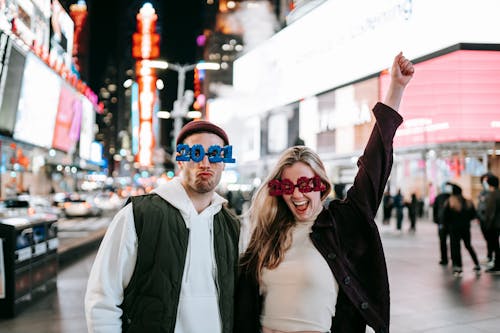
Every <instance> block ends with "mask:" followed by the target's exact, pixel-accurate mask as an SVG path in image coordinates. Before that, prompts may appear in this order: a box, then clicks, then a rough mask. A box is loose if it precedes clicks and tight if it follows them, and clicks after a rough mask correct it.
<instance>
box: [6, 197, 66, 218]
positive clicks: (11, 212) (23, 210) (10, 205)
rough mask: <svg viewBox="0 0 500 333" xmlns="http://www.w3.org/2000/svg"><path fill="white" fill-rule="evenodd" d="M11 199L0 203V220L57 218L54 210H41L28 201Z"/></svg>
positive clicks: (56, 211)
mask: <svg viewBox="0 0 500 333" xmlns="http://www.w3.org/2000/svg"><path fill="white" fill-rule="evenodd" d="M24 199H26V198H23V199H19V198H11V199H5V200H2V201H0V219H8V218H29V219H32V218H36V219H50V220H54V219H55V220H56V219H57V218H58V217H59V214H58V212H59V211H58V210H57V209H56V208H54V209H52V208H50V207H49V208H48V209H45V208H42V207H39V206H35V205H33V204H32V203H31V202H30V201H29V200H24Z"/></svg>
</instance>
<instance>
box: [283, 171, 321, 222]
mask: <svg viewBox="0 0 500 333" xmlns="http://www.w3.org/2000/svg"><path fill="white" fill-rule="evenodd" d="M314 176H316V174H315V173H314V172H313V170H312V169H311V167H310V166H308V165H307V164H305V163H303V162H296V163H294V164H293V165H292V166H289V167H286V168H285V169H283V173H282V174H281V179H289V180H291V181H292V183H294V184H297V180H298V179H299V178H300V177H307V178H312V177H314ZM283 200H285V202H286V204H287V206H288V208H289V209H290V211H291V212H292V213H293V216H295V219H296V220H297V221H298V222H307V221H313V220H314V219H315V218H316V216H317V215H318V214H319V213H320V212H321V209H322V202H321V192H320V191H312V192H309V193H302V192H300V191H299V189H298V187H295V189H294V191H293V193H292V194H283Z"/></svg>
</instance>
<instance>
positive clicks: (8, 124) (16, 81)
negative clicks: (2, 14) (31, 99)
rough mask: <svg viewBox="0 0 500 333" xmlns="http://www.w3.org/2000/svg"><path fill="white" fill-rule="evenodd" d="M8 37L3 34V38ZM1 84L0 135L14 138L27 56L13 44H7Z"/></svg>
mask: <svg viewBox="0 0 500 333" xmlns="http://www.w3.org/2000/svg"><path fill="white" fill-rule="evenodd" d="M3 36H6V35H3V34H2V37H3ZM2 58H3V59H5V60H4V61H5V62H4V64H3V65H2V75H1V81H0V82H1V83H0V134H3V135H7V136H12V134H13V131H14V125H15V121H16V112H17V105H18V102H19V95H20V93H21V82H22V78H23V76H22V75H20V73H22V72H23V70H24V65H25V62H26V56H25V55H24V53H23V52H21V51H20V50H19V49H18V48H17V47H15V46H13V44H12V43H11V42H8V43H7V44H6V48H5V53H4V57H2Z"/></svg>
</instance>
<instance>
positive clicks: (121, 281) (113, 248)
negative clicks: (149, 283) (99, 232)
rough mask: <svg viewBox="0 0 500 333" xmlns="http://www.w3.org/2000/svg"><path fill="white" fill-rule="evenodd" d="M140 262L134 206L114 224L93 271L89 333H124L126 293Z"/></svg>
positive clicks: (87, 299) (87, 301) (88, 307)
mask: <svg viewBox="0 0 500 333" xmlns="http://www.w3.org/2000/svg"><path fill="white" fill-rule="evenodd" d="M136 259H137V236H136V232H135V226H134V215H133V211H132V204H128V205H127V206H125V207H124V208H123V209H121V210H120V211H119V212H118V213H117V214H116V216H115V218H114V219H113V221H112V222H111V224H110V225H109V227H108V230H107V231H106V235H105V236H104V239H103V240H102V243H101V245H100V247H99V250H98V252H97V256H96V259H95V261H94V264H93V266H92V269H91V271H90V276H89V280H88V283H87V291H86V294H85V317H86V319H87V327H88V331H89V332H96V333H97V332H102V333H111V332H121V331H122V329H121V327H122V322H121V319H120V317H121V315H122V310H121V309H120V308H119V307H118V306H119V305H120V304H121V303H122V301H123V291H124V289H125V288H126V286H127V285H128V283H129V282H130V278H131V277H132V273H133V271H134V267H135V263H136Z"/></svg>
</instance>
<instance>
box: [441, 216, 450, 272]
mask: <svg viewBox="0 0 500 333" xmlns="http://www.w3.org/2000/svg"><path fill="white" fill-rule="evenodd" d="M449 234H450V232H449V230H448V228H447V227H446V226H445V225H444V224H438V235H439V249H440V252H441V262H442V263H444V264H446V263H448V244H447V240H448V235H449Z"/></svg>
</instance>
